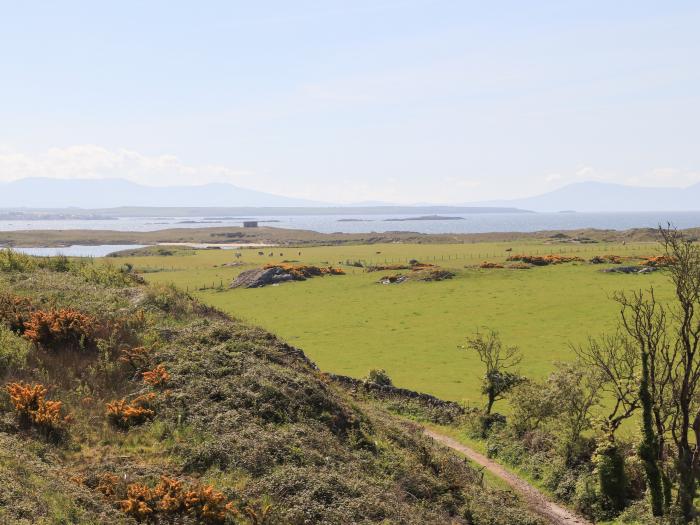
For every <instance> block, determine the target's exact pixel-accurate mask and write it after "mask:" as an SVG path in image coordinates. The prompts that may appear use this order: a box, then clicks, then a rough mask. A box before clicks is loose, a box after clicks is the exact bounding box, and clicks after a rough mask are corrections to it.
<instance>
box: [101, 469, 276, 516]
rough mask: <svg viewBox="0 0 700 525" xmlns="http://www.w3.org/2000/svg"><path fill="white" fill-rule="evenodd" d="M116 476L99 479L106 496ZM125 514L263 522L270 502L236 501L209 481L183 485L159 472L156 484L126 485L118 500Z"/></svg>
mask: <svg viewBox="0 0 700 525" xmlns="http://www.w3.org/2000/svg"><path fill="white" fill-rule="evenodd" d="M118 483H119V481H118V478H116V476H110V475H107V476H105V477H103V480H102V481H101V485H99V487H100V491H101V492H102V493H103V494H105V495H107V496H112V497H113V496H115V495H116V494H117V493H118V492H119V488H118V487H117V484H118ZM119 505H120V507H121V509H122V510H123V511H124V513H125V514H127V515H128V516H131V517H132V518H134V519H135V520H136V521H138V522H158V521H160V520H164V521H166V522H168V523H171V522H173V521H179V520H180V519H182V518H185V517H187V518H191V519H194V520H195V522H196V523H201V524H204V525H223V524H225V523H251V524H256V525H257V524H261V525H262V524H264V523H266V521H267V517H268V516H269V515H270V510H271V507H270V506H269V505H255V504H253V505H242V506H239V505H237V504H236V503H235V502H234V501H231V500H229V499H227V498H226V497H225V496H224V494H223V493H222V492H219V491H217V490H215V489H214V487H212V486H211V485H202V484H190V485H186V484H185V483H183V482H182V481H180V480H177V479H175V478H171V477H168V476H161V478H160V481H159V482H158V484H157V485H156V486H155V487H149V486H148V485H146V484H143V483H131V484H129V485H127V487H126V497H125V498H124V499H122V500H120V501H119Z"/></svg>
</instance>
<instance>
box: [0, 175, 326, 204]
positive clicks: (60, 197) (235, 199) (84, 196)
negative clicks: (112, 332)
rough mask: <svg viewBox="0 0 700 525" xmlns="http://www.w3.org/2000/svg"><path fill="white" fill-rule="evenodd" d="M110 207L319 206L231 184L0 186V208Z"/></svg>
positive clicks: (26, 182) (45, 182)
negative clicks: (19, 206)
mask: <svg viewBox="0 0 700 525" xmlns="http://www.w3.org/2000/svg"><path fill="white" fill-rule="evenodd" d="M18 203H21V205H22V207H23V208H59V207H60V208H70V207H77V208H112V207H116V206H159V207H167V206H174V207H179V206H188V207H191V206H226V207H231V206H319V205H323V204H322V203H319V202H314V201H310V200H305V199H295V198H291V197H283V196H280V195H273V194H271V193H265V192H261V191H255V190H250V189H247V188H240V187H238V186H234V185H232V184H223V183H210V184H202V185H193V186H161V187H156V186H146V185H143V184H136V183H134V182H130V181H128V180H125V179H50V178H40V177H36V178H26V179H19V180H16V181H12V182H5V183H0V207H4V208H16V207H18Z"/></svg>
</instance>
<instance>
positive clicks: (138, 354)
mask: <svg viewBox="0 0 700 525" xmlns="http://www.w3.org/2000/svg"><path fill="white" fill-rule="evenodd" d="M119 361H120V362H121V363H124V364H127V365H129V366H131V367H132V368H133V369H134V370H139V369H141V368H144V367H146V366H148V363H149V362H150V361H151V351H150V349H148V348H146V347H145V346H136V347H134V348H123V349H122V350H121V353H120V355H119Z"/></svg>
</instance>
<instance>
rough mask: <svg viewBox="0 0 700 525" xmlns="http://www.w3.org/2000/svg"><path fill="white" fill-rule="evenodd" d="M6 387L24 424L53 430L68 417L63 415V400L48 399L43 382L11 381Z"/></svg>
mask: <svg viewBox="0 0 700 525" xmlns="http://www.w3.org/2000/svg"><path fill="white" fill-rule="evenodd" d="M5 389H6V390H7V392H8V393H9V394H10V402H11V403H12V405H13V406H14V408H15V411H16V412H17V415H18V416H19V419H20V423H21V424H22V425H24V426H31V425H33V426H36V427H37V428H40V429H43V430H46V431H51V430H57V429H58V428H59V427H60V426H61V425H62V424H63V423H66V422H67V421H68V419H67V418H62V417H61V407H62V406H63V403H61V401H47V400H46V393H47V390H46V387H45V386H44V385H42V384H39V383H37V384H34V385H29V384H25V383H23V382H20V383H9V384H8V385H6V386H5Z"/></svg>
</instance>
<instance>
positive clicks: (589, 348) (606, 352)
mask: <svg viewBox="0 0 700 525" xmlns="http://www.w3.org/2000/svg"><path fill="white" fill-rule="evenodd" d="M572 349H573V351H574V352H575V353H576V355H577V356H578V358H579V361H581V362H582V363H583V364H585V365H586V366H588V367H590V368H594V369H597V370H598V371H599V374H600V382H601V383H600V389H601V391H602V392H603V393H604V394H606V396H605V397H607V398H609V399H612V400H613V405H612V408H611V409H610V411H609V412H608V414H607V416H606V417H605V421H604V423H603V429H602V430H603V431H604V432H605V434H606V435H607V437H608V439H609V440H610V441H614V440H615V432H616V431H617V429H618V428H619V427H620V425H621V424H622V422H623V421H624V420H626V419H628V418H630V417H631V416H632V414H634V412H635V410H637V409H638V408H639V406H640V400H639V395H638V394H639V374H640V363H641V358H640V355H639V352H638V351H637V348H636V347H635V345H634V342H633V341H631V340H630V339H628V338H626V337H625V336H624V335H623V334H621V333H619V332H618V333H615V334H613V335H609V336H602V337H600V338H598V339H594V338H589V340H588V344H587V345H586V346H578V347H572Z"/></svg>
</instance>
